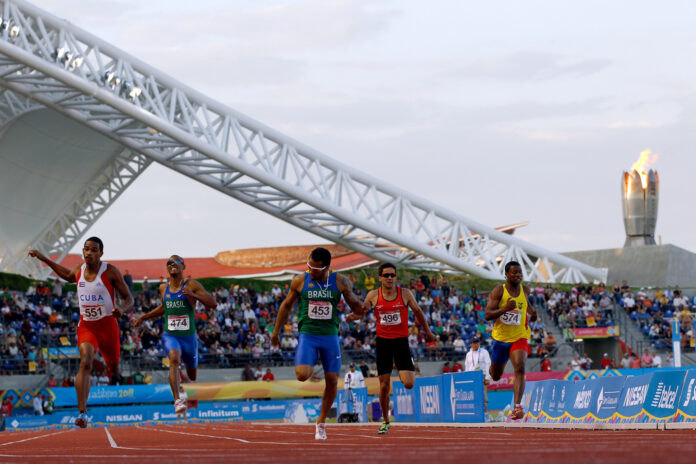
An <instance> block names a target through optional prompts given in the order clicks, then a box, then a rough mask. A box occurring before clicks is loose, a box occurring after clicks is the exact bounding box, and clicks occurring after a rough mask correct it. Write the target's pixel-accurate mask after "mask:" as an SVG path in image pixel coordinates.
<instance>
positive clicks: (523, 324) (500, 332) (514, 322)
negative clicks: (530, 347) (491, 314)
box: [491, 284, 531, 343]
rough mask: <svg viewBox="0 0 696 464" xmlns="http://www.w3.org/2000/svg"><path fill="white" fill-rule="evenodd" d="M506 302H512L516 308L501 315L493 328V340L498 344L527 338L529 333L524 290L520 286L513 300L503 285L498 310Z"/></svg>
mask: <svg viewBox="0 0 696 464" xmlns="http://www.w3.org/2000/svg"><path fill="white" fill-rule="evenodd" d="M508 300H514V301H515V305H516V308H515V309H513V310H511V311H508V312H506V313H503V314H502V315H501V316H500V317H499V318H498V319H497V320H496V321H495V325H494V326H493V333H492V334H491V335H492V336H493V339H494V340H498V341H499V342H506V343H512V342H516V341H517V340H519V339H521V338H527V339H528V338H529V337H530V335H531V331H530V330H529V323H528V322H527V298H526V297H525V295H524V288H523V287H522V285H521V284H520V294H519V295H517V297H515V298H513V297H512V296H510V293H509V292H508V290H507V286H505V285H503V296H502V297H501V298H500V303H499V304H498V308H503V307H505V305H507V302H508Z"/></svg>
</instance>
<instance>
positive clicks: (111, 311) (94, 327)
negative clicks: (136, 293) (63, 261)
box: [29, 237, 133, 428]
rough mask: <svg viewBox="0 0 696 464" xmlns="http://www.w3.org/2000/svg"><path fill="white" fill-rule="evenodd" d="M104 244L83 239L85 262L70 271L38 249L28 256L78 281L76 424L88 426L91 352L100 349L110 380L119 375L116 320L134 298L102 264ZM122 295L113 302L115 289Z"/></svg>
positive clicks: (95, 239) (116, 274)
mask: <svg viewBox="0 0 696 464" xmlns="http://www.w3.org/2000/svg"><path fill="white" fill-rule="evenodd" d="M103 254H104V243H103V242H102V241H101V239H99V238H98V237H90V238H88V239H87V241H85V245H84V248H83V249H82V255H83V257H84V259H85V262H84V264H80V265H78V266H76V267H75V269H73V270H72V271H71V270H70V269H68V268H66V267H63V266H61V265H60V264H58V263H55V262H53V261H51V260H50V259H49V258H47V257H46V256H44V255H43V254H41V253H40V252H39V251H37V250H31V251H30V252H29V256H31V257H33V258H36V259H38V260H39V261H43V262H44V263H46V264H47V265H48V267H50V268H51V269H53V272H55V273H56V274H58V276H60V277H61V278H62V279H65V280H67V281H68V282H75V283H77V298H78V302H79V305H80V322H79V324H78V326H77V346H78V348H79V350H80V370H79V371H78V373H77V379H76V380H75V390H76V391H77V407H78V409H79V411H80V413H79V415H78V417H77V419H76V420H75V425H76V426H78V427H82V428H84V427H87V423H88V422H89V417H88V416H87V398H88V397H89V387H90V382H89V377H90V375H91V373H92V362H93V361H94V355H95V353H96V352H97V350H99V352H100V353H101V355H102V357H103V358H104V362H105V363H106V367H107V368H108V370H109V374H110V375H111V378H112V381H113V380H114V379H115V378H116V377H117V376H118V363H119V360H120V358H121V342H120V340H119V333H118V322H117V321H116V318H118V317H121V315H122V314H124V313H125V312H127V311H130V310H131V309H132V308H133V297H132V296H131V294H130V291H128V287H127V286H126V283H125V282H124V280H123V276H122V275H121V272H119V270H118V269H117V268H116V267H114V266H112V265H111V264H107V263H103V262H102V261H101V257H102V255H103ZM116 291H118V293H119V295H121V299H122V303H121V305H120V306H117V305H116V298H115V292H116Z"/></svg>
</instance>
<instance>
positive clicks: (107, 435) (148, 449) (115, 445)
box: [104, 427, 171, 451]
mask: <svg viewBox="0 0 696 464" xmlns="http://www.w3.org/2000/svg"><path fill="white" fill-rule="evenodd" d="M104 431H105V432H106V437H107V438H108V439H109V444H110V445H111V447H112V448H116V449H122V450H134V451H171V448H129V447H128V446H120V445H119V444H118V443H116V440H114V437H112V436H111V432H109V427H104Z"/></svg>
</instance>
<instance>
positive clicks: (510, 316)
mask: <svg viewBox="0 0 696 464" xmlns="http://www.w3.org/2000/svg"><path fill="white" fill-rule="evenodd" d="M521 320H522V313H521V312H519V311H508V312H506V313H503V315H502V316H500V322H502V323H503V324H507V325H520V321H521Z"/></svg>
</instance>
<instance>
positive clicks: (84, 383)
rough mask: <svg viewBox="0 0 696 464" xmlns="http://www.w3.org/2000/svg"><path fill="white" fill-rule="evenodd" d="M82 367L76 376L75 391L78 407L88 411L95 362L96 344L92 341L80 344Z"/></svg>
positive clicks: (81, 410)
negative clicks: (90, 379)
mask: <svg viewBox="0 0 696 464" xmlns="http://www.w3.org/2000/svg"><path fill="white" fill-rule="evenodd" d="M79 350H80V368H79V369H78V371H77V377H76V378H75V391H76V392H77V409H78V410H79V411H80V412H85V411H87V398H88V397H89V386H90V384H89V377H90V375H91V374H92V363H93V362H94V353H95V352H96V350H95V348H94V345H93V344H92V343H90V342H83V343H81V344H80V346H79Z"/></svg>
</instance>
